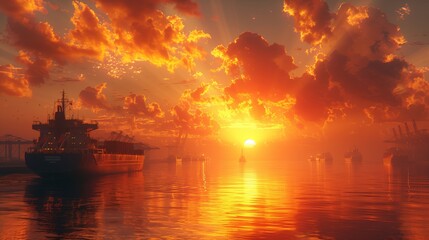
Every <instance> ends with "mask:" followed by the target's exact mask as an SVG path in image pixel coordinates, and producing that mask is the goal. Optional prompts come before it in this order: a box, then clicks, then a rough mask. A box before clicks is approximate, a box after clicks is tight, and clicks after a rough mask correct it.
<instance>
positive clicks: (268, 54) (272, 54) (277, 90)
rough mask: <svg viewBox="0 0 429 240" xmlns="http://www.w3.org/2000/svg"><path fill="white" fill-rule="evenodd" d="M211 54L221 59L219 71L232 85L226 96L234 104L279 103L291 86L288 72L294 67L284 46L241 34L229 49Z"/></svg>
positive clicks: (251, 34) (227, 89) (226, 90)
mask: <svg viewBox="0 0 429 240" xmlns="http://www.w3.org/2000/svg"><path fill="white" fill-rule="evenodd" d="M212 54H213V55H214V56H215V57H218V58H220V59H222V67H221V68H222V69H224V70H225V72H226V73H227V74H228V75H229V76H230V77H232V78H234V82H233V83H232V84H231V85H230V86H228V87H226V88H225V94H226V95H227V96H228V97H231V98H232V99H233V100H234V101H238V102H241V101H247V100H248V99H250V98H255V99H262V100H280V99H283V98H285V90H286V89H287V88H288V87H290V86H291V84H292V81H291V78H290V76H289V72H290V71H292V70H293V69H295V68H296V66H295V64H294V62H293V59H292V57H291V56H289V55H287V54H286V52H285V49H284V47H283V46H281V45H278V44H271V45H270V44H269V43H268V42H267V41H266V40H265V39H264V38H263V37H262V36H260V35H258V34H256V33H250V32H245V33H242V34H241V35H240V36H239V37H238V38H237V39H236V40H234V42H232V43H230V44H229V45H228V47H224V46H218V47H216V49H215V50H214V51H212Z"/></svg>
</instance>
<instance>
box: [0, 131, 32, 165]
mask: <svg viewBox="0 0 429 240" xmlns="http://www.w3.org/2000/svg"><path fill="white" fill-rule="evenodd" d="M33 144H34V143H33V141H30V140H27V139H24V138H21V137H17V136H14V135H11V134H6V135H3V136H0V162H9V161H23V160H24V152H25V150H26V149H27V148H29V147H31V146H32V145H33Z"/></svg>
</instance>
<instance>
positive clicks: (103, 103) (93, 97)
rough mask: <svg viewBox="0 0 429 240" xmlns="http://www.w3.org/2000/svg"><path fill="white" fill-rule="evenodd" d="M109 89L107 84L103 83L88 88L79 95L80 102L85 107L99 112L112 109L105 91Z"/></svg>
mask: <svg viewBox="0 0 429 240" xmlns="http://www.w3.org/2000/svg"><path fill="white" fill-rule="evenodd" d="M106 87H107V83H102V84H100V85H98V86H96V87H86V88H85V89H84V90H82V91H81V92H80V93H79V101H80V103H81V104H82V106H83V107H87V108H90V109H93V110H94V111H98V110H108V109H111V107H110V105H109V103H108V101H107V98H106V95H104V94H103V90H104V89H105V88H106Z"/></svg>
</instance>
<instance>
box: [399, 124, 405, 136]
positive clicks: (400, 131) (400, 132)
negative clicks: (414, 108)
mask: <svg viewBox="0 0 429 240" xmlns="http://www.w3.org/2000/svg"><path fill="white" fill-rule="evenodd" d="M398 130H399V137H400V138H403V137H404V135H403V134H402V128H401V125H398Z"/></svg>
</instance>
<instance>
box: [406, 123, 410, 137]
mask: <svg viewBox="0 0 429 240" xmlns="http://www.w3.org/2000/svg"><path fill="white" fill-rule="evenodd" d="M405 131H406V132H407V136H408V137H409V136H410V135H411V132H410V129H409V128H408V123H407V122H405Z"/></svg>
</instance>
